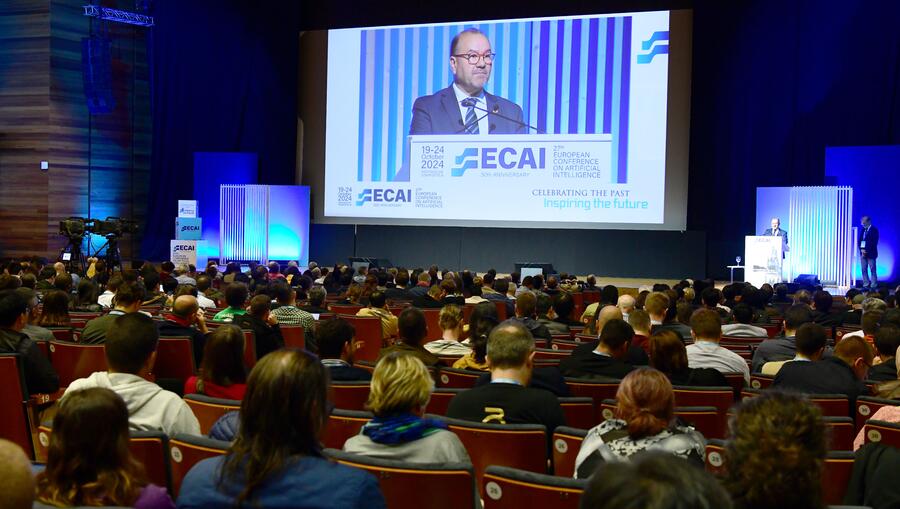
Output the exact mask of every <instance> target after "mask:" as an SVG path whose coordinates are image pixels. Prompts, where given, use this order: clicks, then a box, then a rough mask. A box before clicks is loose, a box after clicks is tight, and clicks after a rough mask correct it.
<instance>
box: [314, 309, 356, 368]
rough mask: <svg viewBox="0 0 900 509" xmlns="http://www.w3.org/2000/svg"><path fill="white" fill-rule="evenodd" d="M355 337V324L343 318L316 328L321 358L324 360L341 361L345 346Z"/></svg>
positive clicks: (329, 321)
mask: <svg viewBox="0 0 900 509" xmlns="http://www.w3.org/2000/svg"><path fill="white" fill-rule="evenodd" d="M355 335H356V329H355V328H354V327H353V324H351V323H350V322H348V321H347V320H344V319H342V318H334V319H331V320H324V321H322V322H320V323H319V326H318V327H317V328H316V342H317V343H318V345H319V356H320V357H322V358H323V359H339V358H340V357H341V353H342V352H343V350H344V345H346V344H347V343H349V342H351V341H352V340H353V337H354V336H355Z"/></svg>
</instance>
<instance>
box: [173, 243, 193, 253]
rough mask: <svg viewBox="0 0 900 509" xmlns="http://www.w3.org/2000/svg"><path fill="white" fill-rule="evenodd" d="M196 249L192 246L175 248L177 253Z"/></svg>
mask: <svg viewBox="0 0 900 509" xmlns="http://www.w3.org/2000/svg"><path fill="white" fill-rule="evenodd" d="M196 249H197V247H196V246H191V245H182V246H175V252H176V253H177V252H179V251H195V250H196Z"/></svg>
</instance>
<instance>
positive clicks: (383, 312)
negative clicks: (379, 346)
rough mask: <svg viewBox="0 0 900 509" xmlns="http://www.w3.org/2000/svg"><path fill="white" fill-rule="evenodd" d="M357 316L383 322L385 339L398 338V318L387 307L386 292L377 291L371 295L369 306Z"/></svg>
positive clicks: (382, 328)
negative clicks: (373, 318)
mask: <svg viewBox="0 0 900 509" xmlns="http://www.w3.org/2000/svg"><path fill="white" fill-rule="evenodd" d="M356 316H370V317H375V318H378V319H380V320H381V336H382V337H383V338H384V339H390V338H395V337H397V334H398V329H397V321H398V320H397V317H396V316H395V315H394V313H391V310H390V309H388V307H387V300H386V298H385V295H384V292H382V291H380V290H376V291H374V292H372V293H371V294H370V295H369V305H368V306H367V307H364V308H362V309H360V310H359V311H358V312H357V313H356Z"/></svg>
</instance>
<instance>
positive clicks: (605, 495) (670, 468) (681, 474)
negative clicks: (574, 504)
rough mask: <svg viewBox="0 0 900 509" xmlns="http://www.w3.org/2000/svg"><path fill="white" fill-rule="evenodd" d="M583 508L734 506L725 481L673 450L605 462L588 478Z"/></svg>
mask: <svg viewBox="0 0 900 509" xmlns="http://www.w3.org/2000/svg"><path fill="white" fill-rule="evenodd" d="M579 507H580V509H732V504H731V499H730V498H729V496H728V493H726V492H725V490H724V489H723V488H722V485H721V484H720V483H719V481H718V480H716V479H715V478H714V477H713V476H712V475H710V474H709V473H707V472H706V471H705V470H703V469H700V468H695V467H694V466H693V465H690V464H688V462H687V461H686V460H685V459H683V458H679V457H677V456H675V455H673V454H669V453H667V452H662V451H642V452H639V453H637V454H635V455H633V456H631V458H630V461H628V462H622V463H603V464H601V465H600V467H599V468H598V469H597V472H596V473H595V475H593V476H591V477H590V479H589V480H588V484H587V487H586V488H585V490H584V494H583V495H582V496H581V502H580V505H579Z"/></svg>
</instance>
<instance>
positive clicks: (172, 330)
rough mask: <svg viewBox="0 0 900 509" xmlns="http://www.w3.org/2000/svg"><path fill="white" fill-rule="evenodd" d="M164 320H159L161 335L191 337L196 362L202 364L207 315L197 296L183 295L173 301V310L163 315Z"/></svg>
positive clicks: (207, 331)
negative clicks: (204, 313)
mask: <svg viewBox="0 0 900 509" xmlns="http://www.w3.org/2000/svg"><path fill="white" fill-rule="evenodd" d="M163 317H164V318H165V320H164V321H162V322H157V328H158V329H159V336H160V337H163V338H165V337H169V338H190V339H191V344H192V345H193V347H194V362H195V363H196V364H197V366H198V367H199V366H200V361H201V360H202V358H203V347H204V345H205V344H206V335H207V334H209V329H208V328H207V327H206V317H205V316H204V315H203V310H201V309H200V303H199V302H198V301H197V297H194V296H193V295H181V296H179V297H178V298H176V299H175V302H173V303H172V312H171V313H166V314H164V315H163Z"/></svg>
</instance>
